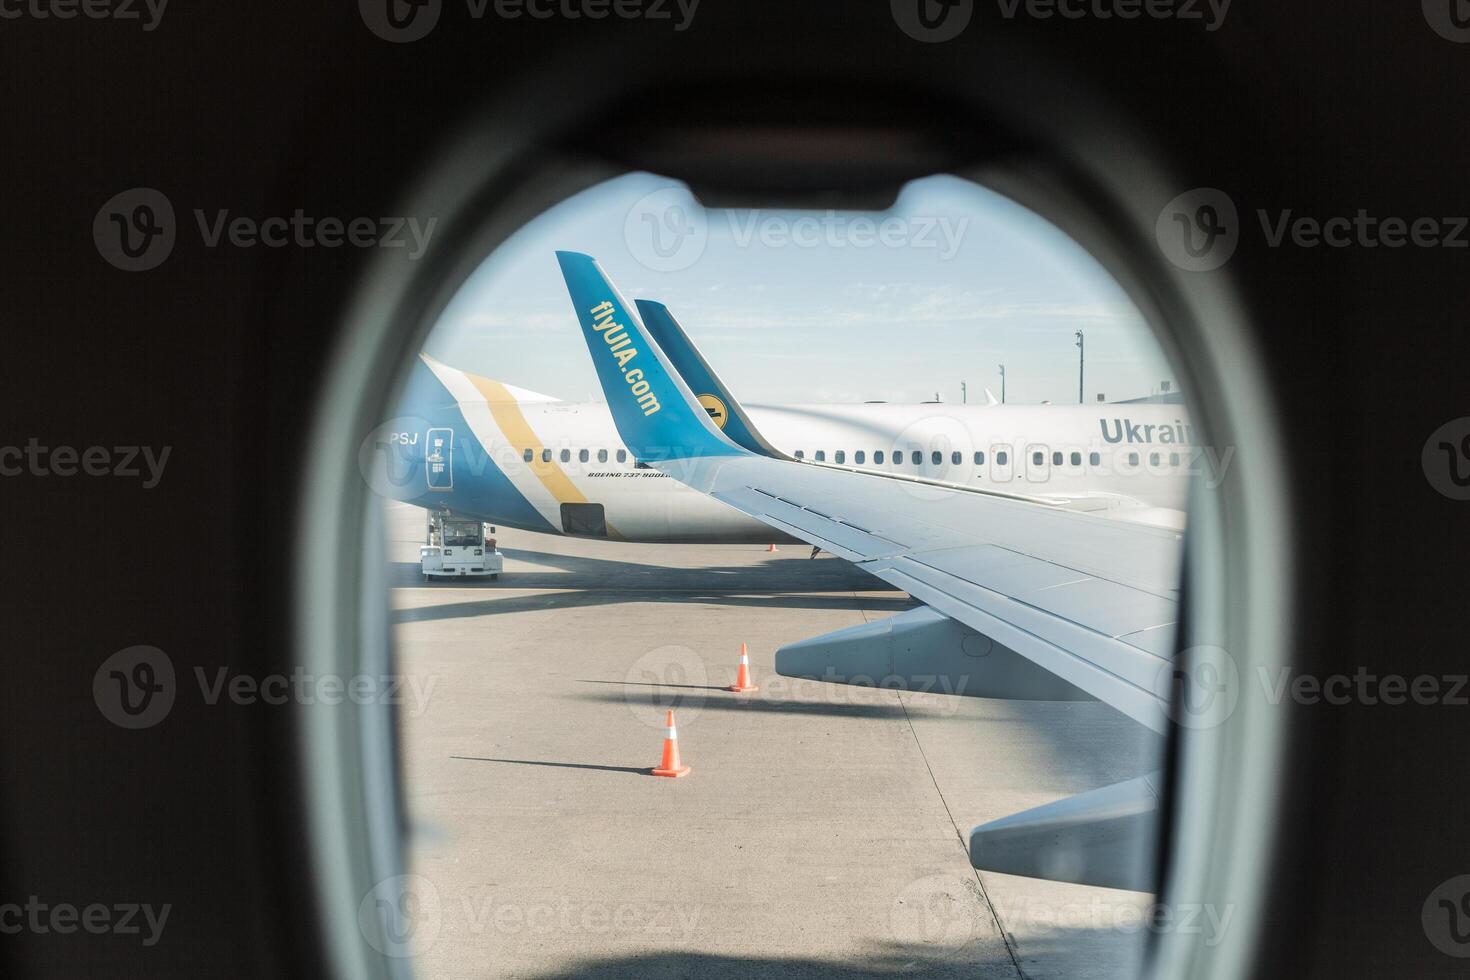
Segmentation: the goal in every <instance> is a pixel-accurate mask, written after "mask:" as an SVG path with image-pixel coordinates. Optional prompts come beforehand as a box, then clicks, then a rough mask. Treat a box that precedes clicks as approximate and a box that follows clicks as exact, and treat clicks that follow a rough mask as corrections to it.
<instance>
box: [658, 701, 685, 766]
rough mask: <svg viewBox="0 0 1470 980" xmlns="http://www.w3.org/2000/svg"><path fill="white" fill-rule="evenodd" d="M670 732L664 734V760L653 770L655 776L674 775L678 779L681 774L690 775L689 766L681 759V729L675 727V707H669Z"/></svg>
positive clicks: (668, 722)
mask: <svg viewBox="0 0 1470 980" xmlns="http://www.w3.org/2000/svg"><path fill="white" fill-rule="evenodd" d="M666 724H667V725H668V729H669V730H668V734H666V735H665V736H664V761H663V762H662V763H661V764H660V765H659V767H658V768H657V769H655V770H653V774H654V775H655V776H672V777H674V778H675V779H677V778H678V777H680V776H687V775H689V767H688V766H686V765H684V764H683V763H681V762H680V761H679V730H678V729H677V728H675V727H674V709H673V708H670V709H669V718H668V721H667V722H666Z"/></svg>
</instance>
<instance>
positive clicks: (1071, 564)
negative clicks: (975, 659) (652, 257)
mask: <svg viewBox="0 0 1470 980" xmlns="http://www.w3.org/2000/svg"><path fill="white" fill-rule="evenodd" d="M557 257H558V260H559V261H560V262H561V265H562V271H563V274H564V276H565V278H566V281H567V285H568V290H569V291H570V293H571V297H572V302H573V305H574V306H575V308H576V311H577V315H578V319H579V321H580V322H581V325H582V328H583V335H584V338H585V339H586V341H587V344H588V348H589V350H590V351H591V354H592V359H593V361H594V363H595V366H596V368H597V372H598V377H599V379H600V380H601V382H602V386H603V389H604V391H605V393H606V395H607V399H608V404H609V407H610V408H611V410H612V414H613V419H614V421H615V422H616V424H617V427H618V431H619V434H620V435H621V436H622V438H623V440H624V442H626V443H627V445H628V448H629V450H630V451H631V452H632V453H633V455H634V456H635V458H637V459H638V460H639V461H640V462H643V463H646V464H647V465H649V466H651V467H654V468H655V469H658V470H660V471H662V472H664V473H666V474H667V475H668V476H670V477H672V478H674V479H676V480H679V481H680V482H682V483H684V484H686V485H688V486H690V487H692V488H694V489H696V490H699V491H701V492H703V493H707V494H709V495H710V496H712V497H714V498H715V499H717V500H720V501H723V502H724V503H726V504H729V505H730V506H732V507H734V508H736V509H737V510H740V511H742V512H744V513H746V514H748V515H750V516H752V517H755V518H757V519H759V520H761V521H764V522H765V523H767V524H769V525H770V526H771V527H773V528H777V529H779V530H782V531H785V532H787V533H789V534H792V535H794V536H796V537H799V538H802V539H803V540H805V541H808V542H810V543H812V544H814V545H816V546H817V547H820V548H822V549H823V550H826V551H829V552H831V553H832V554H835V555H838V556H839V557H842V558H845V559H847V560H849V561H852V562H855V563H857V564H859V565H860V566H861V567H863V568H865V569H867V570H868V571H869V572H871V573H872V574H874V575H876V576H877V577H879V578H881V579H883V580H884V581H886V582H889V583H891V584H892V585H894V586H896V587H898V588H900V589H903V590H904V591H906V592H908V593H909V594H910V595H912V596H914V597H915V598H917V599H920V600H921V601H923V602H925V603H927V604H928V605H930V606H932V607H933V608H934V609H935V610H937V611H938V612H940V613H943V614H944V615H945V616H948V617H951V618H953V619H955V620H957V621H959V622H960V623H963V624H964V625H965V626H967V627H969V628H970V629H972V630H974V631H976V632H978V633H981V634H983V635H984V636H986V637H989V638H991V639H993V640H994V641H995V642H997V643H1000V644H1003V645H1004V646H1005V647H1007V648H1009V649H1010V650H1013V651H1015V652H1016V653H1018V654H1020V655H1021V656H1022V657H1024V658H1026V659H1027V660H1029V661H1031V662H1032V663H1034V664H1036V665H1037V666H1039V667H1041V668H1044V669H1045V670H1046V671H1048V672H1050V673H1051V674H1054V675H1056V676H1057V677H1058V678H1061V679H1062V680H1064V681H1066V682H1067V683H1069V684H1071V685H1073V686H1075V687H1076V688H1078V689H1080V690H1081V691H1083V692H1086V693H1087V694H1089V695H1091V696H1093V697H1095V698H1097V699H1098V700H1101V701H1103V702H1105V703H1107V704H1109V705H1112V706H1113V707H1114V708H1116V709H1118V710H1119V711H1121V712H1123V713H1124V714H1126V715H1128V716H1129V717H1131V718H1133V719H1134V720H1136V721H1138V722H1139V723H1140V724H1143V725H1145V726H1147V727H1148V728H1151V729H1153V730H1154V731H1159V732H1163V731H1165V730H1166V729H1167V727H1168V725H1169V716H1168V712H1167V708H1168V699H1169V693H1170V683H1171V681H1172V655H1173V650H1174V637H1175V631H1176V627H1177V624H1178V619H1179V611H1178V610H1179V595H1178V576H1179V569H1180V561H1181V549H1182V544H1183V535H1182V533H1181V532H1180V531H1178V530H1174V529H1168V528H1158V527H1151V526H1148V525H1143V524H1133V523H1127V522H1122V521H1116V520H1111V519H1109V518H1106V517H1099V516H1096V515H1092V514H1086V513H1077V512H1075V511H1070V510H1068V509H1066V508H1064V507H1059V506H1049V505H1048V504H1046V503H1043V502H1039V501H1037V500H1035V499H1029V500H1028V499H1017V498H1014V497H1011V496H1008V495H1003V494H997V493H990V492H986V491H982V490H974V489H970V488H962V487H958V486H953V485H947V484H937V483H932V482H925V481H919V480H913V479H904V478H894V477H888V476H884V475H880V474H869V473H862V472H855V471H852V470H845V469H838V468H833V467H825V466H822V465H820V464H814V463H806V462H798V461H792V460H784V459H773V458H770V457H766V456H758V455H755V454H754V453H751V452H750V451H748V450H747V449H745V448H743V447H741V446H739V445H736V444H735V443H734V442H732V441H730V440H729V439H728V438H726V437H725V436H724V435H723V434H722V433H720V431H719V430H718V429H717V428H715V427H714V426H713V425H711V424H710V422H709V416H708V413H707V412H706V411H705V410H704V408H703V407H702V406H701V405H700V403H699V402H698V401H697V400H696V398H695V396H694V394H693V393H692V392H690V391H689V389H688V388H687V386H686V385H685V384H684V383H683V381H682V380H681V378H680V377H679V375H678V373H677V372H676V371H675V370H673V369H672V365H671V364H670V363H669V361H668V360H667V358H666V357H665V355H664V354H663V352H662V351H661V350H660V349H659V347H658V345H657V344H656V343H655V342H654V341H653V338H652V336H651V335H650V334H649V333H648V332H647V331H646V330H645V329H644V328H643V326H642V324H641V323H640V322H639V320H638V318H637V317H636V316H635V314H634V313H633V310H632V308H631V307H630V306H629V305H628V304H627V303H626V302H624V300H623V299H622V297H621V296H620V295H619V294H618V293H617V290H616V288H615V287H613V285H612V284H611V282H610V281H608V279H607V277H606V276H605V275H604V274H603V272H602V270H601V268H600V267H599V266H598V265H597V263H596V261H595V260H594V259H592V258H591V257H590V256H586V255H581V254H579V253H570V252H558V253H557ZM629 378H633V379H634V380H631V381H630V380H629ZM778 669H780V664H779V662H778Z"/></svg>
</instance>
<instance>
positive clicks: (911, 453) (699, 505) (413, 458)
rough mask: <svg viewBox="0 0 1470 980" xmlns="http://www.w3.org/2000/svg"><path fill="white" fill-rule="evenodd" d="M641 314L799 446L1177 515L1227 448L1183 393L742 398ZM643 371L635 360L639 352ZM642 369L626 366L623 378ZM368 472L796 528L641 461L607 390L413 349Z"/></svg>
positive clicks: (688, 522)
mask: <svg viewBox="0 0 1470 980" xmlns="http://www.w3.org/2000/svg"><path fill="white" fill-rule="evenodd" d="M638 307H639V310H640V312H641V313H642V314H643V318H644V322H645V323H646V324H647V325H648V327H649V329H650V330H651V331H654V332H655V334H656V336H657V339H658V342H659V343H660V345H661V346H662V347H663V349H664V350H665V352H666V353H668V354H669V356H670V357H672V358H673V359H674V363H675V364H676V365H677V367H678V369H679V370H680V371H682V372H683V373H684V374H685V375H686V376H699V377H700V378H701V380H700V383H699V384H698V385H697V386H696V387H697V388H698V392H699V394H698V399H699V402H700V404H701V405H702V406H703V409H704V411H705V412H706V413H708V415H709V416H710V418H711V420H712V421H713V422H714V424H715V425H716V426H718V427H719V428H720V429H721V430H722V431H724V432H725V433H726V434H728V435H730V436H732V438H735V439H736V440H737V441H739V442H742V444H745V445H751V446H755V445H757V444H756V443H755V442H754V439H755V438H756V437H754V436H752V434H751V433H752V432H759V433H763V434H764V435H763V436H761V437H760V438H762V439H769V440H770V442H769V444H766V445H763V446H761V447H760V448H763V449H767V450H769V451H770V452H772V453H776V454H780V455H785V456H789V457H791V458H793V459H802V460H809V461H813V462H818V463H826V464H829V465H833V466H844V467H848V468H851V469H854V470H859V471H872V472H882V473H886V474H890V475H893V476H901V477H904V478H907V479H908V480H909V481H910V482H911V483H912V484H913V486H914V488H915V490H916V492H920V491H922V488H923V487H925V486H927V485H929V484H931V483H934V484H940V485H951V484H959V485H964V486H971V487H980V488H984V489H987V490H993V491H995V492H997V493H1008V494H1012V495H1015V496H1019V497H1026V498H1045V499H1047V500H1050V501H1053V502H1063V503H1065V504H1066V506H1068V507H1069V508H1071V509H1073V510H1085V511H1104V510H1105V511H1109V512H1110V513H1113V514H1114V515H1115V516H1120V517H1124V518H1126V519H1129V520H1134V521H1138V522H1144V523H1156V524H1162V525H1168V526H1179V525H1180V523H1181V522H1182V509H1183V499H1184V493H1185V487H1186V483H1187V478H1188V477H1189V475H1190V474H1192V473H1194V474H1202V475H1203V476H1204V477H1205V478H1210V477H1212V476H1213V475H1214V474H1215V473H1216V472H1217V471H1218V470H1219V469H1220V468H1221V467H1222V466H1223V465H1225V464H1226V463H1228V459H1222V458H1219V457H1217V456H1215V455H1214V454H1213V453H1212V452H1211V451H1210V450H1209V449H1208V448H1207V447H1202V446H1200V445H1199V444H1198V442H1197V441H1196V439H1195V437H1194V430H1193V427H1192V426H1191V425H1190V423H1189V420H1188V417H1187V415H1186V414H1185V413H1184V411H1183V408H1182V407H1181V406H1177V405H1128V406H1110V405H1097V406H1084V405H1072V406H1019V405H994V404H991V405H937V404H924V405H899V404H861V405H751V406H748V407H747V408H742V407H741V406H740V405H739V403H738V402H737V401H736V400H735V399H734V398H733V396H731V395H730V393H729V391H728V389H727V388H725V386H724V385H723V384H722V383H720V381H719V379H718V378H716V377H714V376H713V373H712V372H710V371H709V369H708V365H707V364H704V363H703V359H702V358H701V357H700V356H699V354H698V351H697V350H696V349H695V348H694V345H693V344H692V343H690V342H689V340H688V338H687V336H685V335H684V333H683V331H682V329H681V328H680V327H679V325H678V324H677V323H676V322H675V321H674V319H673V317H672V316H671V315H669V312H668V310H667V309H666V308H665V307H663V306H662V304H657V303H652V302H648V301H640V302H639V304H638ZM633 370H634V372H635V373H636V369H633ZM639 383H640V381H639V379H637V378H636V376H635V380H634V381H633V383H632V385H633V387H637V386H638V385H639ZM362 462H363V465H364V468H365V472H367V473H368V475H369V479H370V481H371V482H372V484H373V486H374V487H376V488H379V489H381V490H382V491H383V492H385V493H387V494H388V495H390V496H392V497H394V498H396V499H400V500H404V501H407V502H409V503H413V504H417V505H419V506H423V507H429V508H439V507H444V508H448V509H450V510H453V511H455V512H456V513H459V514H463V515H465V516H467V517H473V518H478V519H480V520H484V521H489V522H491V523H494V524H501V525H505V526H508V527H515V528H520V529H524V530H529V531H541V532H547V533H554V534H577V535H591V536H606V537H610V538H615V539H619V540H624V541H644V542H689V543H709V544H718V543H761V544H764V543H767V542H771V541H777V542H781V541H790V540H793V539H792V538H791V537H790V536H789V535H786V534H784V533H780V532H773V530H772V528H770V527H769V526H768V525H766V524H764V523H762V522H760V521H758V520H755V519H753V518H751V517H749V516H747V515H745V514H742V513H740V511H739V510H737V509H735V508H732V507H728V506H726V505H725V504H722V503H720V502H718V501H715V500H711V499H710V498H708V497H707V496H705V495H703V494H700V493H697V492H695V491H692V490H690V489H689V488H688V487H686V486H684V485H683V484H681V483H680V482H679V481H677V480H673V479H669V478H668V477H667V476H666V475H665V474H664V473H663V472H661V471H659V470H658V469H654V468H650V467H648V466H646V465H640V463H639V462H638V461H637V460H636V458H635V457H634V456H633V454H631V453H630V452H629V450H628V447H627V445H626V444H625V442H624V441H623V439H622V438H621V437H620V436H619V434H618V429H617V427H616V426H615V425H614V423H613V418H612V415H611V414H610V412H609V411H608V406H607V405H606V404H605V403H582V404H574V403H568V402H560V401H556V400H555V399H553V398H550V397H548V396H545V395H538V394H537V393H535V392H531V391H527V390H525V389H522V388H516V387H514V386H512V385H508V384H505V383H503V382H500V381H495V380H491V379H489V378H485V377H480V376H478V375H475V374H471V373H470V372H468V371H463V370H460V369H458V368H454V367H451V366H449V365H447V364H443V363H440V362H439V361H437V360H435V359H434V358H432V357H429V356H428V355H426V354H425V355H421V356H420V359H419V361H418V363H416V364H415V365H414V368H413V372H412V375H411V377H410V379H409V383H408V387H407V389H406V392H405V395H404V398H403V400H402V402H401V407H400V409H399V412H398V418H396V419H395V420H394V421H393V422H391V423H389V424H388V425H386V426H383V427H382V428H380V429H379V430H378V431H377V432H375V433H374V435H373V436H372V437H371V438H370V439H369V440H367V441H366V442H365V443H364V446H363V458H362Z"/></svg>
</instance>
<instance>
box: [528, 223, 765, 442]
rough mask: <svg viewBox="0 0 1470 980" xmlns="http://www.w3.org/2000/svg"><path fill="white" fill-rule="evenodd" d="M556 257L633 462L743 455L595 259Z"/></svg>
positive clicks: (559, 254) (563, 254)
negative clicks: (697, 397) (711, 420)
mask: <svg viewBox="0 0 1470 980" xmlns="http://www.w3.org/2000/svg"><path fill="white" fill-rule="evenodd" d="M556 260H557V262H558V263H560V265H561V273H562V277H563V278H564V279H565V280H566V284H567V292H568V293H569V294H570V295H571V298H572V306H573V307H574V308H575V309H576V311H577V321H578V323H580V324H581V326H582V338H583V339H584V340H585V341H587V350H588V351H589V352H590V353H591V354H592V363H593V366H594V367H595V368H596V369H597V379H598V381H600V382H601V383H602V391H603V394H604V395H605V396H606V397H607V404H608V407H609V408H610V409H611V410H612V417H613V422H614V423H615V424H616V425H617V427H618V435H620V436H622V439H623V442H624V443H626V444H627V446H628V449H629V451H631V452H632V453H633V456H634V458H635V459H637V460H638V461H639V462H657V461H659V460H664V459H685V458H689V457H694V456H738V455H742V454H743V453H744V452H745V450H743V449H741V448H740V447H739V446H737V445H735V443H733V442H731V441H730V440H729V439H727V438H725V436H723V435H721V433H720V431H719V429H717V428H715V427H714V425H713V424H712V423H711V422H710V418H709V415H708V413H707V412H705V410H704V408H703V406H701V405H700V403H699V402H698V401H696V400H695V397H694V395H693V393H692V392H690V391H689V389H688V388H687V387H686V386H685V384H684V382H683V381H682V380H681V379H680V378H679V374H678V372H677V371H675V370H674V368H673V365H671V364H670V363H669V361H668V358H667V357H666V356H665V355H664V352H663V351H662V350H660V349H659V346H658V344H657V342H655V341H654V339H653V337H652V336H651V335H650V334H649V333H648V332H647V330H645V329H644V327H643V324H642V323H641V322H640V321H639V319H638V317H637V315H636V314H635V313H634V312H633V310H632V308H631V307H630V306H629V305H628V303H627V302H626V301H625V300H624V299H623V297H622V295H621V294H619V293H618V291H617V288H616V287H615V286H613V284H612V282H611V281H609V279H608V278H607V275H606V274H605V273H604V272H603V271H602V267H601V266H599V265H598V264H597V260H596V259H594V258H592V256H590V255H583V254H582V253H580V252H557V253H556Z"/></svg>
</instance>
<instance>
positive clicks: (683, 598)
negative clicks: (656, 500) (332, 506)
mask: <svg viewBox="0 0 1470 980" xmlns="http://www.w3.org/2000/svg"><path fill="white" fill-rule="evenodd" d="M742 571H744V570H742ZM747 578H748V577H747ZM515 588H516V589H517V590H520V589H538V588H545V589H557V590H566V591H556V592H549V593H548V592H541V593H535V594H531V595H527V594H525V593H523V592H519V591H518V592H516V593H514V594H511V593H508V592H507V593H502V594H500V595H498V596H497V595H495V594H494V593H495V588H494V585H493V584H491V585H489V586H488V588H487V589H486V592H487V595H486V597H485V598H483V599H471V600H468V601H466V602H444V603H437V604H435V605H431V606H417V607H413V608H407V609H395V610H393V614H392V616H393V622H394V623H421V622H426V621H433V620H441V619H460V618H466V617H468V618H473V617H476V616H495V615H500V614H504V613H514V612H528V611H533V610H540V609H577V608H584V607H587V606H604V605H614V604H617V603H626V602H671V603H680V604H688V603H694V604H699V603H718V604H720V605H722V606H740V607H746V608H752V609H866V610H868V611H871V612H903V611H904V610H905V609H912V608H914V607H915V606H917V605H918V604H919V603H918V602H916V601H915V600H913V599H910V598H909V597H908V596H907V595H905V594H904V593H902V592H892V594H891V595H889V596H872V595H865V596H862V597H857V596H853V595H842V594H840V593H841V592H843V591H851V588H850V587H848V588H846V589H844V588H843V587H841V586H837V587H835V589H834V592H832V593H825V592H819V591H798V592H789V591H780V590H777V591H771V592H766V591H757V589H756V588H752V587H751V585H750V583H749V582H748V581H747V582H746V583H744V584H743V586H742V587H741V588H739V589H732V590H731V591H728V592H725V591H721V590H720V589H718V588H707V587H704V588H699V587H696V588H690V587H689V583H688V582H687V581H686V582H684V583H681V584H680V585H679V586H678V588H679V591H670V590H666V589H661V588H659V587H658V586H657V585H642V584H640V585H639V586H638V587H637V588H630V587H628V583H622V582H619V583H615V584H612V583H606V582H603V583H599V584H598V585H591V586H583V585H581V584H579V583H577V582H576V581H568V580H567V579H566V578H565V577H562V578H560V579H558V580H553V581H550V582H545V583H542V584H539V585H528V584H524V583H522V582H521V581H519V580H518V581H517V582H516V585H515Z"/></svg>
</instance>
